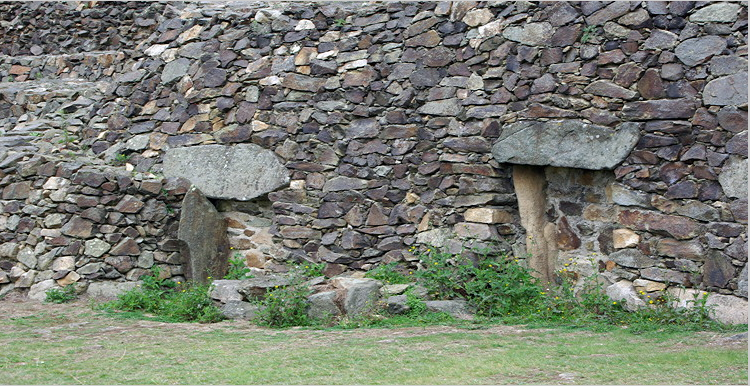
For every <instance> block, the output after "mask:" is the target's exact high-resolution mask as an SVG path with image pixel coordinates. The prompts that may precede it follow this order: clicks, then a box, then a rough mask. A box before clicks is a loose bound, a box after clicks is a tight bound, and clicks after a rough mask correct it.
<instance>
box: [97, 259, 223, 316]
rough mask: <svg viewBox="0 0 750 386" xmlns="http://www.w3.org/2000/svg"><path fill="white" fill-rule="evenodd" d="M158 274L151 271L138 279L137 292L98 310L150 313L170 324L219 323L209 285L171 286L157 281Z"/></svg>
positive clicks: (135, 290)
mask: <svg viewBox="0 0 750 386" xmlns="http://www.w3.org/2000/svg"><path fill="white" fill-rule="evenodd" d="M160 272H161V271H160V268H159V267H156V266H155V267H153V268H152V269H151V272H150V273H149V274H147V275H144V276H141V280H142V284H141V286H140V288H134V289H132V290H130V291H127V292H125V293H123V294H121V295H120V296H119V297H118V298H117V300H114V301H112V302H109V303H105V304H104V305H102V307H101V308H102V309H105V310H121V311H128V312H133V311H136V312H145V313H151V314H155V315H157V316H158V317H160V320H164V321H169V322H199V323H212V322H217V321H219V320H221V319H222V315H221V311H220V310H219V309H218V308H217V307H216V306H215V305H214V304H213V301H212V300H211V298H210V297H209V292H210V290H211V283H206V284H199V283H181V282H174V281H172V280H169V279H166V278H160V275H159V274H160Z"/></svg>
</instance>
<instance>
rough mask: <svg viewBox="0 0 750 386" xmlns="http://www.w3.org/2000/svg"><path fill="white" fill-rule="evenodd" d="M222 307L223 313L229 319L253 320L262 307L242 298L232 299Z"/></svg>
mask: <svg viewBox="0 0 750 386" xmlns="http://www.w3.org/2000/svg"><path fill="white" fill-rule="evenodd" d="M220 309H221V314H222V315H223V316H224V317H225V318H227V319H242V320H252V319H255V317H256V316H257V315H258V311H259V310H260V307H259V306H257V305H255V304H252V303H248V302H243V301H241V300H230V301H228V302H226V303H225V304H224V305H222V306H221V308H220Z"/></svg>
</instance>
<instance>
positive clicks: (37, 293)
mask: <svg viewBox="0 0 750 386" xmlns="http://www.w3.org/2000/svg"><path fill="white" fill-rule="evenodd" d="M52 288H60V286H59V285H57V283H56V282H55V280H53V279H47V280H42V281H40V282H39V283H36V284H34V285H32V286H31V288H29V293H28V295H27V296H28V298H29V299H31V300H37V301H40V302H42V301H44V300H45V299H47V291H48V290H50V289H52Z"/></svg>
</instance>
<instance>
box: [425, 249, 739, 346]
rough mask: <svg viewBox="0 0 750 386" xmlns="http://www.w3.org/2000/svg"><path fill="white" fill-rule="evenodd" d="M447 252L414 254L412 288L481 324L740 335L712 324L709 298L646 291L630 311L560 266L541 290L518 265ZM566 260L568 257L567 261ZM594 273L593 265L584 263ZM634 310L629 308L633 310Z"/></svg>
mask: <svg viewBox="0 0 750 386" xmlns="http://www.w3.org/2000/svg"><path fill="white" fill-rule="evenodd" d="M465 252H466V249H465V250H464V251H462V253H458V254H450V253H446V252H442V251H440V250H439V249H437V248H432V247H429V248H425V249H423V250H422V251H421V252H418V253H417V255H418V256H419V257H420V263H421V265H422V266H423V267H424V268H423V269H421V270H419V271H417V272H416V275H415V276H416V277H417V279H418V282H419V283H420V284H421V285H422V286H424V287H425V288H426V289H427V290H428V291H429V293H430V295H431V296H432V297H434V298H438V299H453V298H464V299H466V300H467V301H469V303H470V304H471V305H472V306H473V307H475V308H476V310H477V322H479V323H483V324H495V323H503V324H526V325H528V326H529V327H532V328H533V327H553V328H584V329H590V330H594V331H608V330H612V329H620V328H627V329H628V330H629V331H630V332H632V333H643V332H648V331H672V330H673V331H700V330H711V331H735V330H736V331H744V330H746V329H747V327H746V325H743V326H739V327H738V326H728V325H724V324H722V323H720V322H718V321H715V320H713V319H711V318H710V315H711V313H712V312H713V311H712V310H711V308H710V307H708V306H707V305H706V300H707V296H708V294H707V293H705V292H704V293H703V294H702V295H700V296H698V295H696V296H695V298H694V299H693V300H691V301H689V302H688V303H690V307H679V308H676V307H673V304H675V303H676V302H677V299H675V298H673V297H671V296H670V295H669V294H668V293H666V292H660V293H658V294H657V293H645V292H641V297H642V300H643V301H644V303H645V304H646V306H645V307H641V308H638V309H636V310H634V311H630V310H629V309H628V307H627V304H626V303H625V302H624V301H621V300H613V299H611V298H609V297H608V296H607V294H606V291H605V288H604V287H605V283H604V282H602V281H601V280H600V278H599V276H598V274H597V273H594V274H592V275H591V276H589V277H586V278H584V279H583V282H582V283H580V285H579V288H578V289H576V286H575V284H576V282H575V280H574V278H573V275H572V274H571V272H570V271H568V266H569V264H565V266H566V268H563V269H561V270H560V271H558V272H557V273H556V276H557V280H556V281H557V283H558V284H559V285H557V286H550V287H545V286H542V285H541V283H540V282H539V281H538V280H537V279H536V278H534V277H533V276H532V275H531V273H532V271H531V270H529V269H528V268H525V267H523V266H521V265H520V264H519V259H517V258H515V257H511V256H510V255H509V254H507V253H504V252H493V251H492V250H491V249H485V250H472V251H470V252H471V253H465ZM571 260H572V259H571ZM590 262H591V264H592V267H593V268H595V269H594V272H597V269H596V268H597V262H596V261H595V260H594V259H593V258H592V259H590ZM631 308H632V307H631Z"/></svg>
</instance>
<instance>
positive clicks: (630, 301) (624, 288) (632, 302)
mask: <svg viewBox="0 0 750 386" xmlns="http://www.w3.org/2000/svg"><path fill="white" fill-rule="evenodd" d="M606 292H607V296H609V298H610V299H612V300H615V301H623V300H624V301H625V308H626V309H627V310H628V311H635V310H637V309H638V308H641V307H644V306H646V303H645V302H644V301H643V300H642V299H641V298H639V297H638V294H637V293H636V292H635V288H633V283H632V282H630V281H628V280H620V281H618V282H617V283H614V284H612V285H610V286H608V287H607V289H606Z"/></svg>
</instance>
